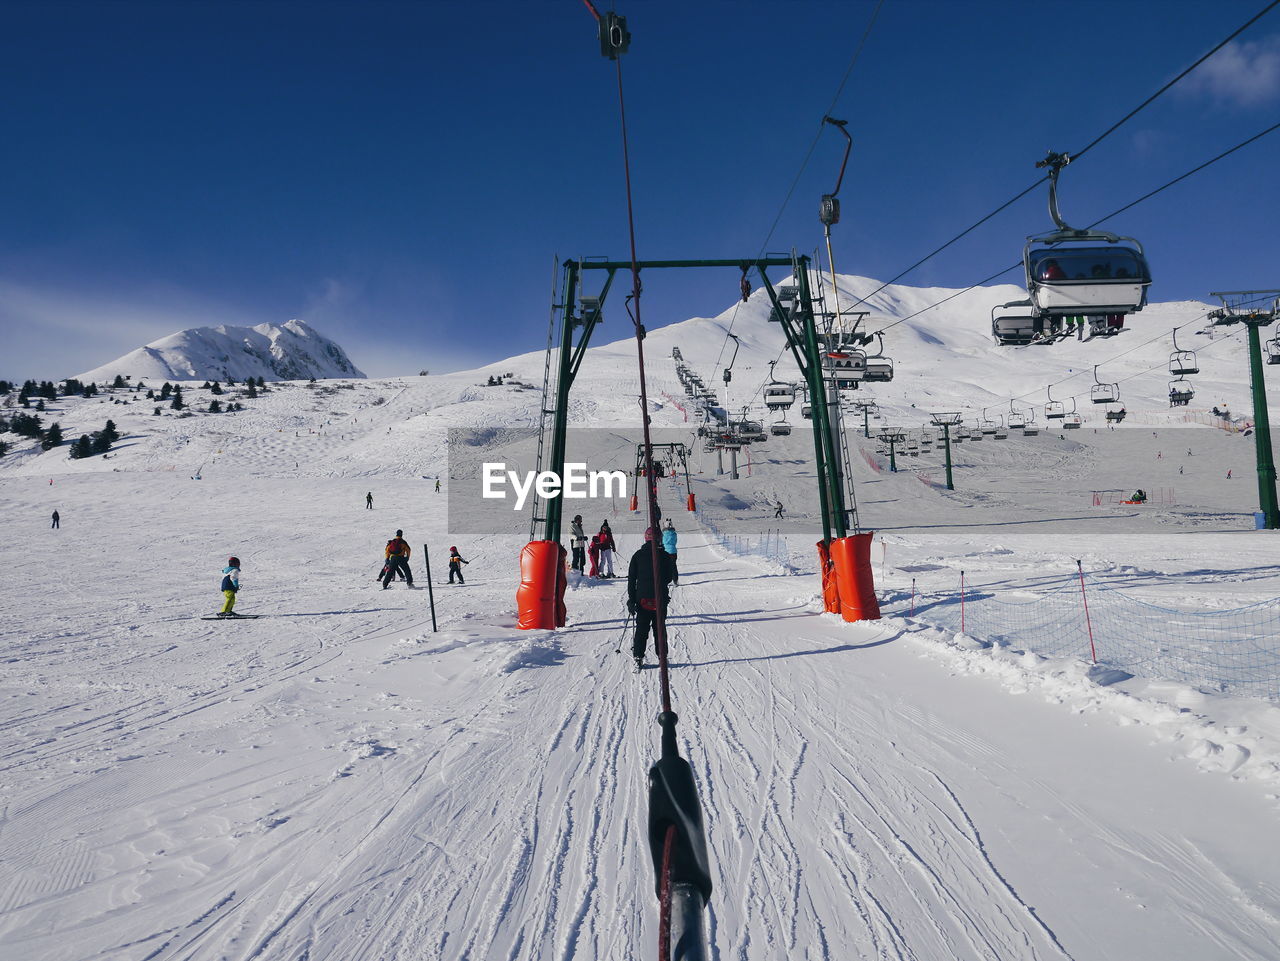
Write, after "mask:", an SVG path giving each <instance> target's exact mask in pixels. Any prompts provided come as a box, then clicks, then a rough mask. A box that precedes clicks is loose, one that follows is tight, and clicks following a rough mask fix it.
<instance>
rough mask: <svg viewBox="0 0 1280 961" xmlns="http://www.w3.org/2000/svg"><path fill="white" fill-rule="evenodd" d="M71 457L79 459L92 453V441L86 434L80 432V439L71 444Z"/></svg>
mask: <svg viewBox="0 0 1280 961" xmlns="http://www.w3.org/2000/svg"><path fill="white" fill-rule="evenodd" d="M70 453H71V459H72V460H80V459H81V458H84V457H89V456H91V455H92V454H93V442H92V441H90V440H89V435H88V434H81V435H80V439H79V440H78V441H76V442H75V443H74V444H72V445H71V452H70Z"/></svg>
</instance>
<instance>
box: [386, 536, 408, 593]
mask: <svg viewBox="0 0 1280 961" xmlns="http://www.w3.org/2000/svg"><path fill="white" fill-rule="evenodd" d="M410 553H411V551H410V549H409V544H408V543H407V542H406V541H405V539H404V531H396V536H395V537H393V538H391V540H389V541H387V553H386V558H387V566H386V567H385V568H383V569H384V570H385V571H386V573H385V574H383V575H382V589H383V590H384V591H385V590H386V589H387V588H389V587H390V586H391V581H392V579H393V578H394V577H395V576H396V572H397V571H399V572H401V573H403V574H404V579H405V581H407V582H408V584H409V586H410V587H413V572H412V571H411V570H409V554H410Z"/></svg>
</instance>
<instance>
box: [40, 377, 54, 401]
mask: <svg viewBox="0 0 1280 961" xmlns="http://www.w3.org/2000/svg"><path fill="white" fill-rule="evenodd" d="M40 396H42V397H43V398H44V399H45V400H57V399H58V388H57V387H55V386H54V383H53V381H51V380H45V381H41V382H40Z"/></svg>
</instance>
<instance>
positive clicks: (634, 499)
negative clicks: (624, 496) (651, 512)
mask: <svg viewBox="0 0 1280 961" xmlns="http://www.w3.org/2000/svg"><path fill="white" fill-rule="evenodd" d="M631 509H632V510H633V511H638V510H639V509H640V496H639V495H638V494H632V495H631Z"/></svg>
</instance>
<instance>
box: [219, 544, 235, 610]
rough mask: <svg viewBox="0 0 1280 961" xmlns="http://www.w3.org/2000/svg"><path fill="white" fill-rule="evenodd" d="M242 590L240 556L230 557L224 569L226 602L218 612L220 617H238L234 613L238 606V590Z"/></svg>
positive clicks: (223, 592) (223, 578)
mask: <svg viewBox="0 0 1280 961" xmlns="http://www.w3.org/2000/svg"><path fill="white" fill-rule="evenodd" d="M239 590H240V558H238V557H228V558H227V566H226V567H224V568H223V569H222V596H223V597H225V598H226V603H225V604H223V605H222V610H220V611H219V612H218V616H219V617H236V616H237V615H236V614H235V613H233V611H234V608H235V606H236V592H237V591H239Z"/></svg>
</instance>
